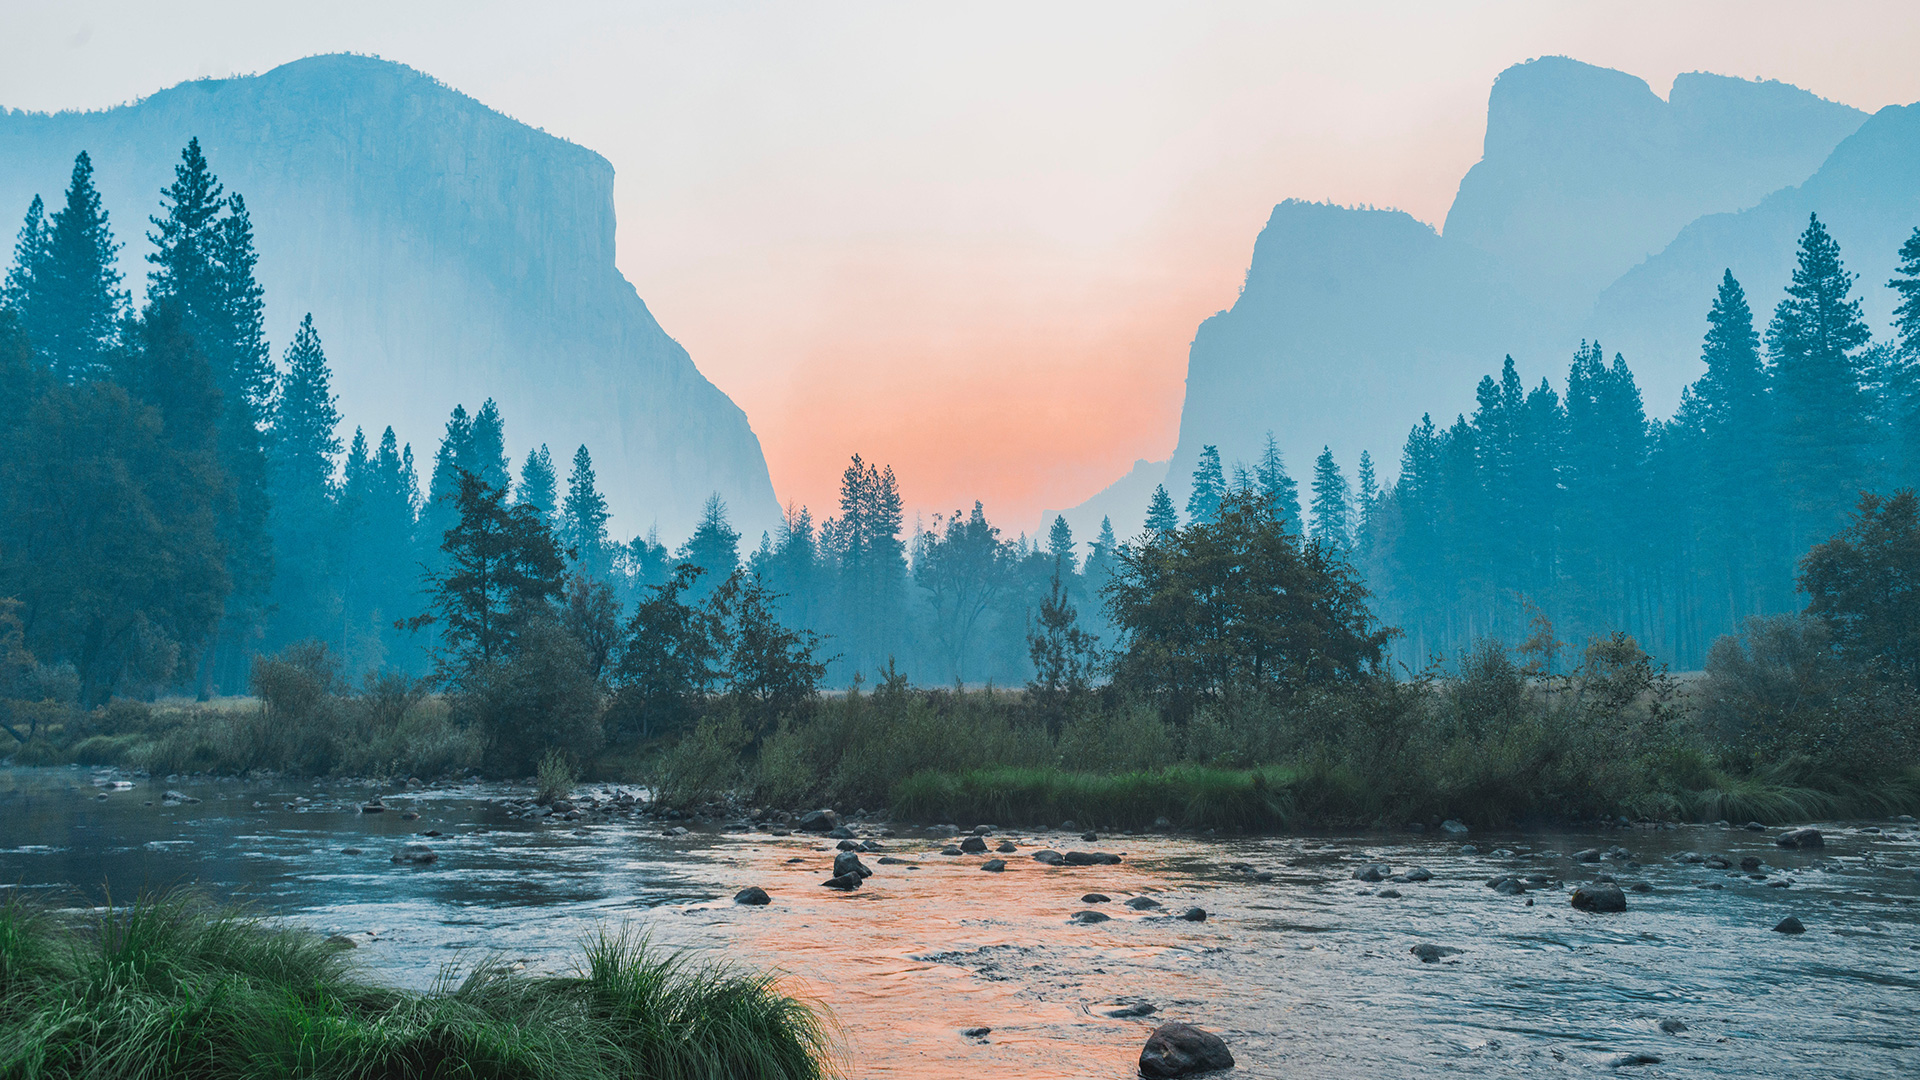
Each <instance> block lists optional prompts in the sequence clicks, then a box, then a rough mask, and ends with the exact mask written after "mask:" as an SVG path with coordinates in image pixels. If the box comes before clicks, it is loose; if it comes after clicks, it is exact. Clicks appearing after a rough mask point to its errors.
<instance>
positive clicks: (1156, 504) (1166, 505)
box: [1147, 484, 1180, 533]
mask: <svg viewBox="0 0 1920 1080" xmlns="http://www.w3.org/2000/svg"><path fill="white" fill-rule="evenodd" d="M1179 527H1180V517H1179V515H1178V514H1176V513H1174V510H1173V496H1171V495H1168V494H1167V486H1166V485H1165V484H1155V485H1154V488H1153V499H1152V501H1150V502H1148V503H1147V532H1149V533H1165V532H1172V531H1173V530H1174V529H1177V528H1179Z"/></svg>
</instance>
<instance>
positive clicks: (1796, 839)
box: [1773, 829, 1827, 848]
mask: <svg viewBox="0 0 1920 1080" xmlns="http://www.w3.org/2000/svg"><path fill="white" fill-rule="evenodd" d="M1773 842H1774V844H1775V845H1776V846H1778V847H1784V848H1817V847H1826V846H1827V838H1826V837H1824V836H1821V835H1820V830H1819V829H1789V830H1788V831H1786V832H1783V833H1781V834H1780V835H1779V836H1776V837H1774V838H1773Z"/></svg>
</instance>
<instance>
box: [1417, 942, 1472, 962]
mask: <svg viewBox="0 0 1920 1080" xmlns="http://www.w3.org/2000/svg"><path fill="white" fill-rule="evenodd" d="M1407 951H1408V952H1410V953H1412V954H1413V955H1414V956H1416V957H1419V959H1420V962H1421V963H1423V964H1435V963H1439V961H1440V958H1441V957H1443V956H1453V955H1456V954H1457V953H1459V952H1460V950H1459V949H1456V948H1454V947H1453V946H1451V945H1435V944H1433V943H1432V942H1427V941H1423V942H1421V943H1420V944H1418V945H1415V946H1414V947H1413V948H1411V949H1408V950H1407Z"/></svg>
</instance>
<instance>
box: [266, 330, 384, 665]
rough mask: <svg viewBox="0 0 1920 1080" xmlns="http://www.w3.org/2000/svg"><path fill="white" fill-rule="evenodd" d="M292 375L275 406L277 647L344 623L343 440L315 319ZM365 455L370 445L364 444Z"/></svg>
mask: <svg viewBox="0 0 1920 1080" xmlns="http://www.w3.org/2000/svg"><path fill="white" fill-rule="evenodd" d="M285 367H286V372H285V374H284V375H283V376H282V377H281V378H280V380H279V386H278V392H277V394H276V395H275V397H274V400H273V404H272V413H271V416H272V423H273V427H272V428H271V432H270V440H269V446H270V452H269V454H268V466H269V473H268V479H269V486H268V498H269V506H270V507H271V511H270V514H271V516H270V517H269V518H268V536H269V537H270V538H271V540H272V541H273V549H274V553H275V566H276V573H275V575H274V582H273V593H272V596H273V600H274V605H273V606H274V610H275V617H274V619H273V623H274V626H273V629H272V632H271V634H270V637H271V639H272V640H273V641H274V642H276V643H281V642H291V641H299V640H303V639H307V638H322V637H325V636H328V635H329V632H330V631H331V629H332V628H333V626H334V625H335V622H336V619H337V618H338V604H339V600H338V597H337V596H336V595H334V592H333V589H332V588H331V586H330V580H329V578H330V573H331V571H330V567H329V563H330V562H331V561H332V557H333V556H334V555H335V554H336V552H334V551H332V550H330V547H332V546H333V545H331V543H330V541H331V540H332V539H333V538H334V533H333V531H332V530H331V529H330V528H328V524H329V522H328V518H329V517H330V516H331V515H332V514H333V512H334V511H333V501H334V495H335V492H334V485H333V471H334V456H335V455H337V454H338V453H339V452H340V439H339V437H338V436H337V435H336V434H335V433H334V432H335V429H336V428H338V427H339V424H340V413H339V410H338V409H336V408H335V402H336V401H337V400H338V399H336V398H335V397H334V395H333V391H332V388H331V382H330V379H331V377H330V375H329V373H328V370H327V356H326V352H325V350H324V349H323V348H322V347H321V344H320V334H319V332H318V331H316V330H315V329H314V327H313V315H312V314H311V313H309V314H308V315H307V316H306V318H304V319H302V320H301V322H300V328H299V330H297V331H296V332H295V333H294V337H293V343H292V344H290V345H288V346H287V352H286V357H285ZM361 450H362V457H363V458H364V456H365V440H364V438H363V439H362V440H361Z"/></svg>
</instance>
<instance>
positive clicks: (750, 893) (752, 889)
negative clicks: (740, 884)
mask: <svg viewBox="0 0 1920 1080" xmlns="http://www.w3.org/2000/svg"><path fill="white" fill-rule="evenodd" d="M733 902H734V903H736V904H748V905H751V906H753V907H761V906H763V905H766V904H771V903H773V897H771V896H768V895H767V890H765V889H763V888H761V887H760V886H758V885H749V886H747V887H746V888H744V889H741V890H740V891H739V892H737V893H734V894H733Z"/></svg>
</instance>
